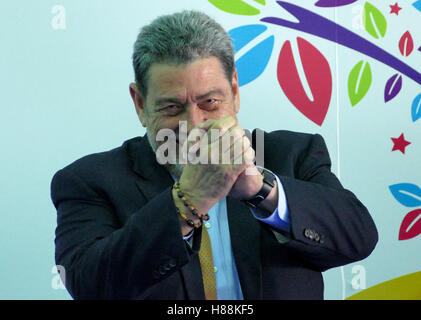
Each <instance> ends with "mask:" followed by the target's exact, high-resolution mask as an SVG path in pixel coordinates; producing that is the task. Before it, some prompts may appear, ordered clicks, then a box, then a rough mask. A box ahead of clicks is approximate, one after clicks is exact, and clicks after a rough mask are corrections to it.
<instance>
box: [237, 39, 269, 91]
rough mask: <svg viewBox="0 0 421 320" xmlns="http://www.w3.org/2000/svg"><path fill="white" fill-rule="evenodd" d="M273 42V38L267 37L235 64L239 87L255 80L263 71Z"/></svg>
mask: <svg viewBox="0 0 421 320" xmlns="http://www.w3.org/2000/svg"><path fill="white" fill-rule="evenodd" d="M274 42H275V37H274V36H270V37H268V38H267V39H265V40H263V41H262V42H260V43H259V44H258V45H256V46H255V47H254V48H252V49H250V50H249V51H248V52H247V53H245V54H244V55H243V56H241V58H240V59H238V60H237V61H236V62H235V66H236V68H237V72H238V83H239V85H240V87H241V86H244V85H246V84H247V83H249V82H251V81H253V80H255V79H256V78H257V77H259V76H260V75H261V74H262V73H263V71H265V69H266V66H267V65H268V63H269V59H270V56H271V55H272V50H273V44H274Z"/></svg>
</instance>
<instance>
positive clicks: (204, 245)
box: [199, 226, 217, 300]
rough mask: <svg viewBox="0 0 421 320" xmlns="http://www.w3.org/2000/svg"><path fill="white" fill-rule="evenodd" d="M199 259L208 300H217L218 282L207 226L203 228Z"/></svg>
mask: <svg viewBox="0 0 421 320" xmlns="http://www.w3.org/2000/svg"><path fill="white" fill-rule="evenodd" d="M199 259H200V266H201V268H202V277H203V286H204V288H205V297H206V300H216V299H217V295H216V281H215V270H214V267H213V259H212V246H211V242H210V238H209V234H208V231H207V230H206V227H205V226H202V241H201V245H200V250H199Z"/></svg>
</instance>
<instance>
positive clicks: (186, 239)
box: [52, 11, 377, 299]
mask: <svg viewBox="0 0 421 320" xmlns="http://www.w3.org/2000/svg"><path fill="white" fill-rule="evenodd" d="M133 65H134V70H135V77H136V82H135V83H132V84H130V94H131V96H132V98H133V102H134V105H135V108H136V112H137V114H138V116H139V119H140V121H141V123H142V125H143V126H144V127H146V129H147V135H146V136H144V137H143V138H140V137H138V138H134V139H131V140H128V141H126V142H125V143H124V144H123V145H122V146H121V147H119V148H116V149H113V150H111V151H108V152H103V153H99V154H94V155H90V156H87V157H84V158H82V159H80V160H78V161H76V162H74V163H73V164H71V165H69V166H67V167H66V168H64V169H62V170H60V171H59V172H57V173H56V175H55V176H54V178H53V181H52V200H53V202H54V205H55V206H56V208H57V214H58V220H57V229H56V262H57V264H60V265H62V266H64V267H65V271H66V283H65V285H66V288H67V289H68V290H69V292H70V293H71V295H72V296H73V298H75V299H205V298H206V299H215V298H217V299H323V278H322V275H321V272H322V271H324V270H327V269H329V268H332V267H337V266H340V265H344V264H347V263H351V262H354V261H358V260H360V259H363V258H365V257H367V256H368V255H369V254H370V253H371V252H372V250H373V249H374V247H375V245H376V243H377V230H376V227H375V225H374V223H373V221H372V219H371V217H370V215H369V213H368V211H367V209H366V208H365V207H364V206H363V205H362V204H361V203H360V202H359V200H358V199H357V198H356V197H355V195H354V194H353V193H351V192H350V191H348V190H346V189H344V188H343V187H342V186H341V184H340V182H339V181H338V179H337V178H336V177H335V175H334V174H333V173H332V172H331V171H330V166H331V162H330V159H329V155H328V152H327V149H326V146H325V143H324V141H323V139H322V138H321V136H319V135H310V134H303V133H294V132H289V131H275V132H272V133H264V135H263V142H264V167H265V168H264V170H263V173H262V174H261V173H260V171H261V170H258V169H261V168H257V166H256V164H255V163H254V160H255V156H257V155H256V153H255V151H254V149H256V147H258V146H256V145H257V144H258V143H259V138H258V133H257V131H254V132H253V138H252V139H251V140H252V141H250V139H249V138H248V137H247V135H246V134H245V131H244V130H243V128H242V127H241V126H240V125H239V123H238V121H237V113H238V112H239V108H240V98H239V85H238V78H237V72H236V70H235V66H234V53H233V49H232V44H231V39H230V38H229V36H228V35H227V33H226V32H225V31H224V30H223V29H222V27H221V26H220V25H218V24H217V23H216V22H215V21H214V20H212V19H211V18H209V17H208V16H206V15H205V14H202V13H199V12H194V11H184V12H181V13H176V14H173V15H168V16H162V17H159V18H158V19H156V20H155V21H153V22H152V23H151V24H150V25H148V26H146V27H144V28H143V29H142V30H141V32H140V34H139V36H138V38H137V41H136V43H135V46H134V54H133ZM273 116H277V115H273ZM182 123H184V124H185V126H182V125H181V124H182ZM163 130H164V131H165V130H169V131H170V132H174V136H175V147H174V146H173V149H172V150H171V148H167V153H165V152H162V150H163V149H165V148H164V147H165V143H167V142H168V139H167V140H165V139H162V134H161V133H162V132H163ZM212 132H216V135H215V134H212ZM186 135H187V136H188V138H187V139H186V138H185V136H186ZM183 136H184V138H182V137H183ZM226 137H228V139H226ZM221 146H222V147H221ZM174 148H175V150H176V151H177V153H176V154H177V156H176V157H175V158H176V162H175V163H171V162H170V163H162V161H160V160H162V159H165V157H166V156H168V152H172V151H174ZM183 148H184V149H183ZM180 150H187V152H186V153H185V155H187V158H186V159H187V161H185V162H184V163H182V161H181V160H183V157H181V156H180V154H183V153H182V152H179V151H180ZM195 151H197V153H196V155H197V156H200V157H201V158H200V159H201V160H205V161H198V162H197V161H196V162H193V161H191V159H193V158H192V157H191V156H192V155H194V154H195ZM203 155H205V156H204V157H202V156H203ZM186 159H184V160H186ZM227 159H228V160H227ZM196 160H197V158H196ZM209 270H212V272H210V271H209Z"/></svg>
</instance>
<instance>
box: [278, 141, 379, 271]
mask: <svg viewBox="0 0 421 320" xmlns="http://www.w3.org/2000/svg"><path fill="white" fill-rule="evenodd" d="M330 169H331V161H330V157H329V154H328V151H327V147H326V145H325V142H324V140H323V138H322V137H321V136H320V135H318V134H316V135H313V136H312V139H311V141H310V143H309V144H308V147H307V148H306V151H305V152H303V153H302V154H301V155H300V156H299V157H298V158H297V164H296V168H295V171H296V175H295V177H289V176H279V177H280V179H281V181H282V185H283V187H284V191H285V195H286V199H287V205H288V209H289V213H290V221H291V228H290V233H289V235H288V236H289V238H290V240H289V241H287V242H286V243H285V244H284V245H285V246H287V247H288V248H289V249H291V252H292V253H293V254H294V255H296V256H298V257H299V258H300V259H302V260H304V261H306V262H307V263H309V264H310V265H312V266H313V267H314V268H315V269H317V270H319V271H325V270H327V269H329V268H332V267H337V266H340V265H345V264H348V263H351V262H354V261H358V260H361V259H364V258H366V257H367V256H368V255H369V254H370V253H371V252H372V251H373V249H374V247H375V246H376V243H377V241H378V234H377V229H376V226H375V224H374V222H373V220H372V218H371V216H370V214H369V212H368V210H367V208H366V207H365V206H364V205H363V204H362V203H361V202H360V201H359V200H358V199H357V197H356V196H355V195H354V194H353V193H352V192H351V191H349V190H346V189H344V188H343V187H342V185H341V183H340V182H339V180H338V179H337V177H336V176H335V175H334V174H333V173H332V172H331V170H330Z"/></svg>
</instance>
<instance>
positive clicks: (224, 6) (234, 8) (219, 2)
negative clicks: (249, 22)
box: [208, 0, 265, 16]
mask: <svg viewBox="0 0 421 320" xmlns="http://www.w3.org/2000/svg"><path fill="white" fill-rule="evenodd" d="M208 1H209V2H210V3H212V4H213V5H214V6H215V7H217V8H218V9H220V10H222V11H225V12H228V13H233V14H239V15H243V16H254V15H257V14H259V13H260V10H258V9H256V8H254V7H252V6H251V5H249V4H247V3H245V2H243V1H242V0H208ZM255 1H256V2H259V3H262V2H263V4H264V2H265V0H255Z"/></svg>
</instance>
